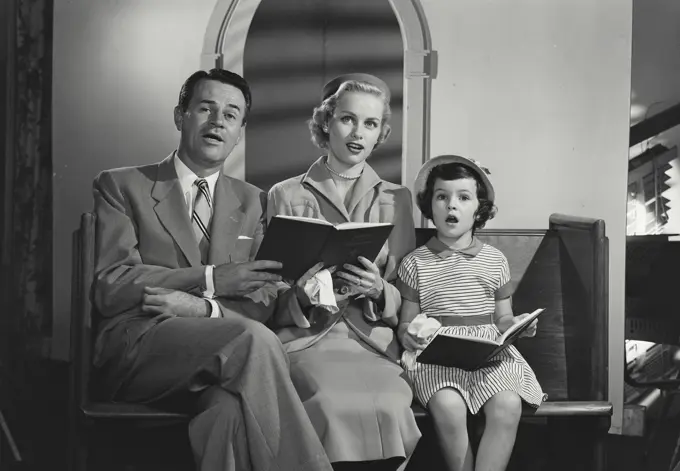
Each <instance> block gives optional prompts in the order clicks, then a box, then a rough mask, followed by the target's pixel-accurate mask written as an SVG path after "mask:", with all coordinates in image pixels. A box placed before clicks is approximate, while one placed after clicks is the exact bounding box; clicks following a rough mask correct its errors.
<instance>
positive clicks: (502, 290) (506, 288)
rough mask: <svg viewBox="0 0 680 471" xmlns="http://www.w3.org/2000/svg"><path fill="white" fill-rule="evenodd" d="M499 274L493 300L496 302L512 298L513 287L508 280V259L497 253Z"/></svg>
mask: <svg viewBox="0 0 680 471" xmlns="http://www.w3.org/2000/svg"><path fill="white" fill-rule="evenodd" d="M499 255H500V261H499V272H498V284H497V288H496V293H495V298H496V300H500V299H506V298H509V297H510V296H512V292H513V287H512V283H511V280H510V265H508V259H507V258H505V255H503V254H502V253H500V252H499Z"/></svg>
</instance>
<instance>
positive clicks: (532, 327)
mask: <svg viewBox="0 0 680 471" xmlns="http://www.w3.org/2000/svg"><path fill="white" fill-rule="evenodd" d="M530 315H531V314H529V313H525V314H520V315H519V316H515V317H514V318H513V319H512V322H513V323H514V324H517V323H518V322H521V321H522V319H524V318H526V317H527V316H530ZM537 326H538V319H534V321H533V322H532V323H531V324H529V327H527V328H526V330H525V331H524V332H522V333H521V334H520V337H533V336H535V335H536V327H537Z"/></svg>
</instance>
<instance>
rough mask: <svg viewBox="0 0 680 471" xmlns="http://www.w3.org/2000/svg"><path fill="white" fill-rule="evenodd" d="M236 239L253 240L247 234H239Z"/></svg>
mask: <svg viewBox="0 0 680 471" xmlns="http://www.w3.org/2000/svg"><path fill="white" fill-rule="evenodd" d="M238 240H253V238H252V237H248V236H244V235H240V236H238Z"/></svg>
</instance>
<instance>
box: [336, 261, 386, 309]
mask: <svg viewBox="0 0 680 471" xmlns="http://www.w3.org/2000/svg"><path fill="white" fill-rule="evenodd" d="M359 262H360V263H361V264H362V265H363V266H364V267H363V268H360V267H357V266H356V265H350V264H349V263H346V264H344V265H343V266H342V268H343V270H344V271H339V272H337V276H338V277H339V278H342V279H343V280H345V281H347V282H349V284H350V285H352V288H353V290H354V291H355V292H357V293H360V294H363V295H365V296H368V297H369V298H371V299H373V300H374V301H378V302H379V301H380V300H381V298H382V296H383V290H384V286H383V279H382V277H381V276H380V270H379V269H378V267H377V266H376V264H375V263H373V262H371V261H370V260H369V259H367V258H365V257H359Z"/></svg>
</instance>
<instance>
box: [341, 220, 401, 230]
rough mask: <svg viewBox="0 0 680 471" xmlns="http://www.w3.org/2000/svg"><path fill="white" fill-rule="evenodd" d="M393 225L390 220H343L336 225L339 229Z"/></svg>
mask: <svg viewBox="0 0 680 471" xmlns="http://www.w3.org/2000/svg"><path fill="white" fill-rule="evenodd" d="M380 226H391V224H390V223H389V222H343V223H340V224H338V225H337V226H335V228H336V229H338V230H343V229H360V228H362V227H380Z"/></svg>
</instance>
